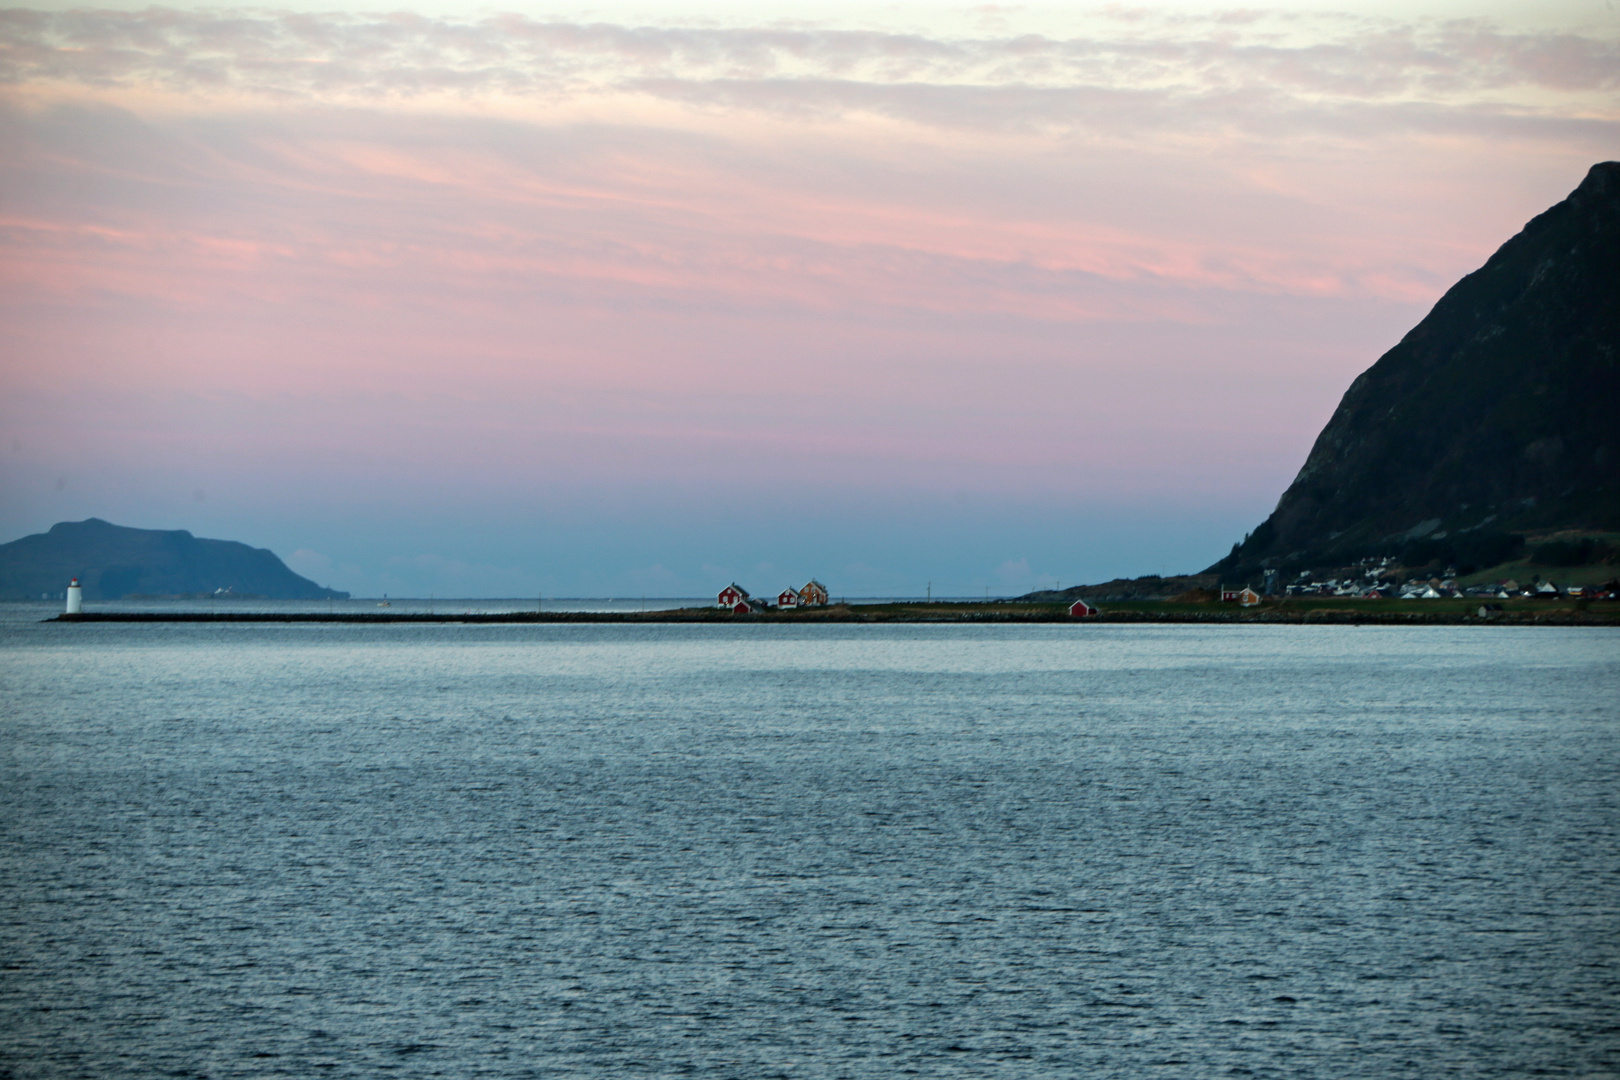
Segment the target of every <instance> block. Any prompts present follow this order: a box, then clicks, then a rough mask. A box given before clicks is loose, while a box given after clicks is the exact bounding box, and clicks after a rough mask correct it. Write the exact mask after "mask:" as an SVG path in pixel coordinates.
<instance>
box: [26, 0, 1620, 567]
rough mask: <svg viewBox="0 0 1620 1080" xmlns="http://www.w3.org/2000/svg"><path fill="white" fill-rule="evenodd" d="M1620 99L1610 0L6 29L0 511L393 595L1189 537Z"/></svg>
mask: <svg viewBox="0 0 1620 1080" xmlns="http://www.w3.org/2000/svg"><path fill="white" fill-rule="evenodd" d="M1617 81H1620V36H1617V35H1616V33H1615V32H1614V28H1613V26H1609V27H1604V26H1597V27H1570V26H1548V27H1544V28H1540V29H1537V28H1535V27H1530V28H1526V27H1524V26H1517V27H1515V28H1513V29H1511V30H1508V29H1504V28H1501V27H1498V26H1495V25H1493V24H1490V23H1486V22H1480V21H1473V22H1456V21H1449V22H1445V21H1427V20H1413V21H1411V22H1406V23H1401V22H1394V21H1389V20H1370V19H1357V18H1351V17H1346V16H1322V15H1303V14H1297V13H1295V14H1290V13H1287V12H1278V13H1270V14H1267V13H1238V14H1231V15H1200V16H1173V15H1169V14H1164V13H1158V14H1153V13H1135V14H1120V13H1107V12H1104V13H1101V14H1099V15H1097V16H1096V17H1095V18H1094V19H1092V20H1090V21H1089V22H1087V23H1086V32H1085V33H1083V34H1079V35H1076V34H1073V33H1069V34H1067V35H1063V36H1059V35H1038V34H1037V35H1030V34H1018V35H1007V36H997V35H996V34H994V33H992V32H988V31H987V32H986V33H984V34H982V35H975V36H962V35H956V36H945V35H935V36H930V35H928V34H901V33H882V32H875V31H871V30H858V29H847V28H840V27H838V26H808V25H797V26H794V25H786V24H784V25H782V26H775V27H746V26H742V27H725V26H715V25H699V24H698V23H697V22H694V25H692V26H685V27H683V26H667V25H665V26H656V27H643V26H630V25H626V26H615V25H605V24H589V25H586V24H571V23H565V22H546V21H540V20H536V19H532V18H527V17H522V16H516V15H513V16H501V17H491V18H487V19H477V20H466V21H458V20H453V19H444V18H429V17H424V16H415V15H389V16H378V15H344V14H330V15H309V14H293V13H274V12H268V13H267V12H240V11H229V12H212V13H209V12H181V11H168V10H151V11H145V12H137V13H128V12H95V13H87V12H70V13H46V12H39V11H26V10H13V11H6V12H0V282H3V284H4V289H3V293H4V295H3V298H0V318H3V319H4V320H5V325H6V326H7V328H8V332H7V334H6V335H5V338H4V343H3V346H0V348H3V350H4V351H3V353H0V363H3V372H4V376H3V377H4V379H5V382H6V391H7V392H6V393H5V395H4V401H3V403H0V423H3V424H4V428H5V441H4V444H3V445H0V455H3V457H0V461H3V469H0V483H3V485H4V488H3V495H4V506H3V507H0V528H3V531H4V533H5V538H11V537H13V536H16V535H20V534H22V533H24V532H29V531H34V530H37V529H42V528H45V527H48V526H49V525H50V524H51V523H52V522H54V521H56V520H63V519H68V518H79V517H84V516H88V515H91V514H95V515H99V516H103V517H107V518H110V519H111V520H115V521H120V522H124V523H128V524H139V525H146V526H153V527H184V528H190V529H192V530H193V531H194V532H197V533H199V534H201V535H217V536H228V537H231V538H239V539H244V540H248V541H250V542H253V543H257V544H264V545H268V546H271V547H273V548H275V549H276V550H277V551H278V552H280V553H282V554H284V555H288V556H289V561H291V562H293V564H294V565H295V567H296V568H298V569H300V570H301V571H303V572H307V573H310V574H312V575H314V576H316V577H318V578H319V579H320V580H321V581H322V582H323V583H330V584H332V585H334V586H336V587H340V588H348V589H352V590H355V591H357V592H373V593H375V592H382V591H388V592H391V593H395V594H402V593H410V592H419V593H426V592H429V591H433V592H437V593H439V594H441V595H443V594H446V593H457V592H459V593H462V594H466V595H512V594H517V595H521V594H528V593H533V592H536V591H546V592H548V593H552V594H557V593H563V594H568V593H574V594H610V595H611V594H634V593H637V592H646V593H648V594H649V595H651V594H655V593H662V594H665V595H671V594H674V595H681V594H685V595H691V594H697V593H704V592H710V591H712V589H711V586H715V587H718V585H720V584H725V581H724V580H719V579H721V578H724V579H726V580H730V578H731V577H738V578H739V579H740V580H742V579H746V580H744V584H747V585H749V587H750V588H757V589H758V590H760V591H770V590H774V589H776V588H780V587H782V586H783V585H785V584H787V583H788V581H789V580H791V579H796V578H803V577H807V576H809V575H810V574H819V575H821V576H822V577H823V579H824V580H825V579H828V578H835V579H837V580H836V581H834V582H830V583H832V584H834V587H835V589H838V590H840V591H843V592H846V593H848V594H850V595H856V594H863V593H889V592H901V593H910V592H920V591H921V590H922V588H923V587H924V586H925V584H926V582H928V581H930V580H932V581H935V582H937V583H939V586H940V587H936V589H935V591H936V593H938V592H941V591H945V592H959V593H963V594H969V593H977V592H979V591H981V590H982V589H986V588H989V589H991V590H992V591H996V592H1012V591H1019V590H1022V589H1024V588H1028V587H1031V586H1034V585H1039V584H1041V583H1042V582H1049V581H1051V580H1053V579H1059V580H1069V581H1075V580H1081V579H1086V578H1100V577H1105V576H1112V575H1113V574H1116V573H1131V574H1135V573H1144V572H1158V571H1159V570H1161V569H1166V570H1186V569H1194V568H1196V567H1198V566H1201V565H1203V564H1205V563H1208V562H1210V561H1213V559H1215V558H1216V557H1218V556H1219V555H1220V554H1221V553H1222V551H1223V550H1224V548H1225V547H1226V546H1227V545H1229V544H1230V542H1231V541H1232V540H1233V539H1235V538H1236V537H1237V535H1239V534H1240V533H1241V530H1242V529H1243V528H1245V527H1249V526H1252V525H1253V523H1254V522H1255V521H1257V520H1259V518H1260V517H1261V516H1263V515H1264V513H1265V512H1266V511H1267V510H1268V509H1269V507H1270V504H1271V503H1272V502H1273V501H1274V500H1275V498H1276V496H1277V495H1278V494H1279V493H1280V492H1281V490H1282V488H1283V487H1284V486H1285V485H1286V484H1287V482H1288V480H1289V478H1290V477H1291V475H1292V473H1293V471H1294V470H1295V469H1296V468H1297V467H1298V464H1299V462H1300V461H1301V460H1302V459H1303V456H1304V453H1305V450H1306V449H1307V448H1308V446H1309V443H1310V440H1311V439H1312V438H1313V437H1314V435H1315V432H1316V431H1317V430H1318V429H1319V427H1320V425H1321V424H1322V423H1323V422H1324V421H1325V419H1326V417H1327V415H1328V413H1329V412H1330V411H1331V409H1332V406H1333V404H1334V403H1335V402H1336V400H1337V398H1338V396H1339V394H1340V393H1342V391H1343V389H1344V387H1345V386H1346V385H1348V383H1349V381H1350V379H1351V378H1353V377H1354V375H1355V374H1356V373H1357V372H1358V371H1360V370H1361V369H1363V368H1365V367H1366V366H1367V365H1368V364H1370V363H1371V362H1372V361H1373V360H1374V359H1376V357H1377V355H1378V354H1379V353H1380V352H1382V351H1383V349H1385V348H1387V347H1388V346H1389V345H1391V344H1393V343H1394V341H1395V340H1397V339H1398V338H1399V336H1400V334H1401V333H1403V332H1404V331H1405V330H1406V329H1408V328H1409V327H1410V326H1411V325H1412V324H1413V323H1415V322H1416V321H1417V319H1418V318H1420V317H1421V316H1422V314H1423V312H1424V311H1425V310H1426V309H1427V307H1428V305H1429V304H1431V303H1432V302H1433V300H1434V299H1435V298H1437V297H1438V295H1439V294H1440V293H1441V292H1442V291H1443V290H1444V289H1445V288H1446V287H1447V286H1449V285H1450V284H1451V283H1452V282H1453V281H1455V280H1456V278H1458V277H1460V276H1461V275H1462V274H1464V273H1466V272H1468V271H1469V270H1472V269H1473V268H1475V267H1476V266H1477V265H1478V264H1479V263H1480V262H1482V261H1483V260H1484V258H1485V257H1486V256H1488V255H1489V253H1490V251H1492V250H1494V248H1495V247H1496V246H1498V245H1499V244H1500V243H1501V242H1502V241H1504V240H1506V239H1507V238H1508V236H1510V235H1511V234H1512V233H1513V232H1514V231H1516V230H1517V229H1518V228H1519V227H1520V226H1522V224H1523V223H1524V221H1525V220H1527V219H1528V218H1529V217H1530V216H1532V215H1534V214H1535V213H1538V212H1539V211H1541V210H1542V209H1545V208H1546V206H1548V205H1550V204H1551V203H1552V202H1555V201H1557V200H1558V199H1559V198H1561V197H1563V195H1564V194H1566V193H1567V192H1568V190H1569V189H1570V188H1572V187H1574V185H1575V184H1576V183H1578V182H1579V180H1580V178H1581V176H1582V175H1583V174H1584V172H1585V170H1586V168H1587V167H1588V166H1590V165H1591V164H1592V163H1593V162H1595V161H1598V160H1603V159H1605V158H1613V157H1615V156H1617V153H1616V152H1617V148H1620V109H1617V108H1616V104H1617V98H1616V89H1617ZM295 552H296V554H294V553H295ZM778 578H780V579H781V580H780V581H778V580H777V579H778Z"/></svg>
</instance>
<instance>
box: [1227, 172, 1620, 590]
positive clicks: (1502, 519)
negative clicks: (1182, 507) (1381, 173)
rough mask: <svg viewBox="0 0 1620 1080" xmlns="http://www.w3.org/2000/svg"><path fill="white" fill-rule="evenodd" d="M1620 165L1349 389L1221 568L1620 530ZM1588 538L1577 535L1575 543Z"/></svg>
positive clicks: (1545, 219) (1466, 555)
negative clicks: (1289, 479)
mask: <svg viewBox="0 0 1620 1080" xmlns="http://www.w3.org/2000/svg"><path fill="white" fill-rule="evenodd" d="M1617 405H1620V162H1612V161H1611V162H1604V163H1601V164H1598V165H1595V166H1593V167H1592V169H1591V171H1590V172H1589V173H1588V174H1587V176H1586V179H1585V180H1584V181H1583V182H1582V183H1581V185H1580V186H1579V187H1578V188H1576V189H1575V191H1574V192H1573V193H1572V194H1571V195H1570V196H1569V197H1568V198H1567V199H1565V200H1564V201H1563V202H1560V203H1558V204H1557V205H1556V206H1554V207H1552V208H1551V209H1550V210H1548V211H1546V212H1545V213H1543V214H1541V215H1539V216H1537V217H1536V218H1535V219H1533V220H1532V221H1531V222H1530V223H1529V224H1528V225H1526V226H1525V227H1524V230H1523V231H1522V232H1520V233H1519V234H1518V235H1517V236H1515V237H1513V238H1512V239H1511V240H1509V241H1508V242H1507V243H1505V244H1503V245H1502V247H1501V248H1500V249H1499V250H1498V251H1497V252H1496V254H1494V255H1492V256H1491V258H1490V259H1489V260H1488V261H1487V262H1486V263H1485V265H1484V266H1483V267H1481V268H1480V269H1479V270H1477V271H1475V272H1474V273H1472V274H1469V275H1468V276H1467V277H1465V278H1463V279H1462V280H1461V281H1459V282H1458V283H1457V284H1456V285H1455V286H1453V287H1452V288H1451V289H1450V291H1448V292H1447V293H1446V294H1445V295H1444V296H1443V297H1442V298H1441V299H1440V301H1439V302H1438V303H1437V304H1435V306H1434V309H1433V310H1432V311H1431V312H1430V313H1429V314H1428V316H1426V317H1425V318H1424V319H1423V321H1422V322H1420V323H1418V325H1417V326H1416V327H1414V328H1413V329H1412V331H1411V332H1410V333H1408V334H1407V335H1406V336H1405V337H1404V338H1403V339H1402V340H1401V342H1400V343H1399V344H1397V345H1396V346H1395V347H1394V348H1392V349H1390V350H1389V351H1388V352H1387V353H1385V354H1384V355H1383V356H1382V357H1381V358H1380V359H1379V360H1378V362H1377V363H1375V364H1374V365H1373V366H1372V367H1371V368H1369V369H1368V370H1367V371H1365V372H1363V373H1362V374H1361V376H1360V377H1358V378H1357V379H1356V380H1355V381H1354V382H1353V383H1352V384H1351V385H1350V388H1349V389H1348V390H1347V391H1346V392H1345V395H1344V398H1343V400H1341V401H1340V403H1339V407H1338V409H1337V410H1336V411H1335V412H1334V414H1333V416H1332V418H1331V419H1330V420H1329V421H1328V424H1327V426H1326V427H1325V428H1324V429H1323V430H1322V433H1321V435H1320V436H1319V437H1318V438H1317V440H1316V444H1315V446H1314V447H1312V449H1311V452H1310V455H1309V456H1308V457H1307V458H1306V460H1305V464H1304V467H1303V468H1301V469H1300V471H1299V475H1298V476H1297V477H1295V479H1294V482H1293V483H1292V484H1291V485H1290V486H1289V488H1288V490H1287V491H1286V492H1284V493H1283V496H1282V498H1281V500H1280V501H1279V502H1278V503H1277V508H1276V510H1275V511H1274V512H1273V513H1272V514H1271V516H1270V517H1269V518H1267V519H1266V520H1265V521H1264V522H1263V523H1261V525H1260V526H1259V527H1258V528H1256V529H1255V530H1254V532H1253V533H1251V534H1250V535H1249V536H1247V537H1246V538H1245V539H1244V540H1243V541H1242V542H1241V543H1239V544H1235V545H1233V548H1232V552H1231V554H1229V555H1228V556H1227V557H1226V558H1225V559H1222V560H1221V561H1220V562H1217V563H1216V564H1215V565H1214V566H1211V567H1210V568H1209V569H1208V570H1207V571H1206V573H1213V574H1217V575H1219V576H1220V577H1221V578H1222V579H1223V580H1227V581H1240V580H1252V581H1255V582H1256V583H1258V582H1259V580H1260V579H1261V577H1262V575H1263V573H1264V571H1265V570H1266V569H1274V570H1276V571H1278V572H1279V574H1280V575H1281V576H1282V578H1283V580H1285V581H1286V580H1288V579H1289V578H1291V577H1292V576H1293V575H1294V574H1295V573H1296V572H1298V571H1301V570H1305V569H1311V568H1322V567H1331V566H1346V565H1349V564H1352V563H1354V562H1356V561H1357V560H1360V559H1363V558H1371V557H1383V556H1392V557H1394V558H1397V559H1399V560H1400V561H1401V562H1403V563H1404V564H1406V565H1409V566H1411V565H1418V564H1428V565H1435V566H1439V565H1442V564H1446V563H1450V564H1452V565H1455V566H1457V567H1458V569H1459V570H1460V571H1461V572H1463V573H1467V572H1468V569H1467V568H1481V567H1486V566H1490V565H1494V564H1498V563H1504V562H1508V561H1510V560H1514V559H1517V558H1520V557H1521V556H1522V555H1523V554H1524V552H1525V547H1526V538H1527V537H1528V539H1529V541H1530V543H1531V544H1536V543H1539V542H1542V541H1543V540H1544V538H1547V537H1553V536H1558V537H1561V538H1563V539H1562V540H1561V541H1560V542H1563V541H1569V540H1570V538H1576V540H1578V538H1579V537H1581V536H1588V537H1590V536H1594V535H1597V534H1601V533H1604V532H1612V531H1614V530H1617V529H1620V420H1617V419H1616V408H1617ZM1571 542H1573V541H1571Z"/></svg>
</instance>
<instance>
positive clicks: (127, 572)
mask: <svg viewBox="0 0 1620 1080" xmlns="http://www.w3.org/2000/svg"><path fill="white" fill-rule="evenodd" d="M75 577H76V578H78V579H79V583H80V584H81V585H82V586H83V587H84V598H85V599H86V600H116V599H118V598H119V597H122V596H129V595H131V594H145V595H159V596H165V595H181V594H193V595H194V594H198V593H212V592H215V591H216V590H219V589H229V590H231V591H232V592H233V593H237V594H241V595H250V596H265V597H269V598H271V599H274V600H325V599H327V598H332V599H339V600H340V599H344V598H346V597H348V595H349V594H348V593H346V592H335V591H333V590H331V589H323V588H321V587H320V586H319V585H317V584H315V583H314V582H313V581H310V580H309V579H308V578H302V577H299V576H298V575H297V574H295V573H293V572H292V571H291V570H289V569H287V565H286V564H285V563H283V562H282V561H281V560H280V559H278V558H276V556H275V553H274V552H271V551H267V550H265V549H264V548H250V547H248V546H247V545H246V544H239V543H237V542H236V541H234V540H199V539H197V538H196V537H195V536H192V535H191V534H190V533H188V532H186V531H185V530H184V529H176V530H173V531H165V530H159V529H127V528H125V527H123V526H122V525H113V524H111V523H109V522H105V521H102V520H101V519H100V518H90V519H89V520H88V521H64V522H60V523H59V524H56V525H52V526H51V531H50V532H45V533H35V534H34V535H33V536H25V537H23V538H22V539H21V540H13V541H12V542H11V543H9V544H0V599H5V600H37V599H39V598H40V596H41V595H49V596H52V597H56V596H60V595H61V594H62V593H63V591H64V590H65V589H66V588H67V584H68V580H69V579H70V578H75Z"/></svg>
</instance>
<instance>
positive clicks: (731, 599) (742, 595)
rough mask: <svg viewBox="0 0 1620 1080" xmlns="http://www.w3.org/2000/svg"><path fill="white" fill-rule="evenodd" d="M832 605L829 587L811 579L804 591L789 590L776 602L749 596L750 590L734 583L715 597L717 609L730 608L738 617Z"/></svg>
mask: <svg viewBox="0 0 1620 1080" xmlns="http://www.w3.org/2000/svg"><path fill="white" fill-rule="evenodd" d="M830 603H832V598H831V597H830V596H829V595H828V594H827V586H825V585H823V584H822V583H821V582H819V581H817V580H816V579H815V578H811V579H810V580H809V581H807V582H805V585H804V587H803V588H802V589H794V588H787V589H783V590H782V591H781V592H779V593H777V594H776V601H775V602H774V603H772V602H771V601H769V600H766V599H762V598H757V597H754V596H751V595H749V593H748V590H747V589H745V588H743V587H742V586H741V585H738V584H737V583H736V582H735V581H733V582H732V583H731V584H730V585H727V586H726V587H725V588H723V589H721V590H720V594H719V595H718V596H716V597H715V604H714V606H715V607H718V608H729V609H730V610H731V611H732V613H733V614H736V615H750V614H753V613H754V612H756V611H782V610H789V611H790V610H793V609H795V608H815V607H826V606H827V605H828V604H830Z"/></svg>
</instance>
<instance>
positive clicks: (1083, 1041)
mask: <svg viewBox="0 0 1620 1080" xmlns="http://www.w3.org/2000/svg"><path fill="white" fill-rule="evenodd" d="M48 613H49V612H48V611H47V610H44V609H41V610H40V611H33V610H32V609H24V608H20V607H15V606H13V607H11V608H10V609H8V611H7V612H6V613H5V622H4V623H3V625H0V707H3V712H4V719H3V722H0V723H3V726H0V1075H4V1076H7V1077H14V1078H24V1077H28V1078H32V1077H52V1078H55V1077H81V1076H82V1077H98V1078H107V1077H143V1078H144V1077H202V1076H207V1077H219V1078H223V1077H323V1076H334V1077H338V1076H355V1077H360V1076H365V1077H371V1076H383V1075H385V1076H394V1077H417V1076H445V1077H651V1076H659V1077H664V1076H703V1077H738V1078H761V1077H896V1076H926V1077H1063V1076H1075V1077H1161V1076H1162V1077H1216V1076H1271V1077H1290V1078H1297V1077H1324V1078H1326V1077H1350V1076H1366V1077H1385V1078H1387V1077H1424V1078H1428V1077H1436V1076H1464V1077H1490V1076H1503V1077H1506V1076H1513V1077H1518V1076H1527V1075H1532V1074H1544V1075H1557V1076H1584V1077H1597V1076H1613V1075H1616V1074H1617V1072H1620V1020H1617V1017H1620V835H1617V833H1620V716H1617V714H1620V707H1617V697H1616V691H1617V688H1620V633H1617V632H1616V631H1613V630H1608V629H1584V628H1564V629H1552V628H1514V627H1489V626H1487V627H1425V628H1410V629H1407V628H1391V627H1298V626H1283V627H1267V626H1231V627H1190V626H1162V627H1159V626H1089V625H1045V626H1029V627H1020V626H972V627H969V626H948V625H944V626H920V625H899V626H897V625H876V626H860V625H825V626H809V625H805V626H791V625H763V624H747V623H741V624H738V625H697V626H693V625H538V626H454V625H445V626H440V625H430V626H400V625H385V626H360V627H357V626H350V625H251V624H249V625H236V624H231V625H174V624H156V625H154V624H139V625H120V624H92V625H65V624H45V625H42V624H39V623H38V622H36V621H35V620H36V619H37V618H39V617H41V616H42V615H45V614H48Z"/></svg>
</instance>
